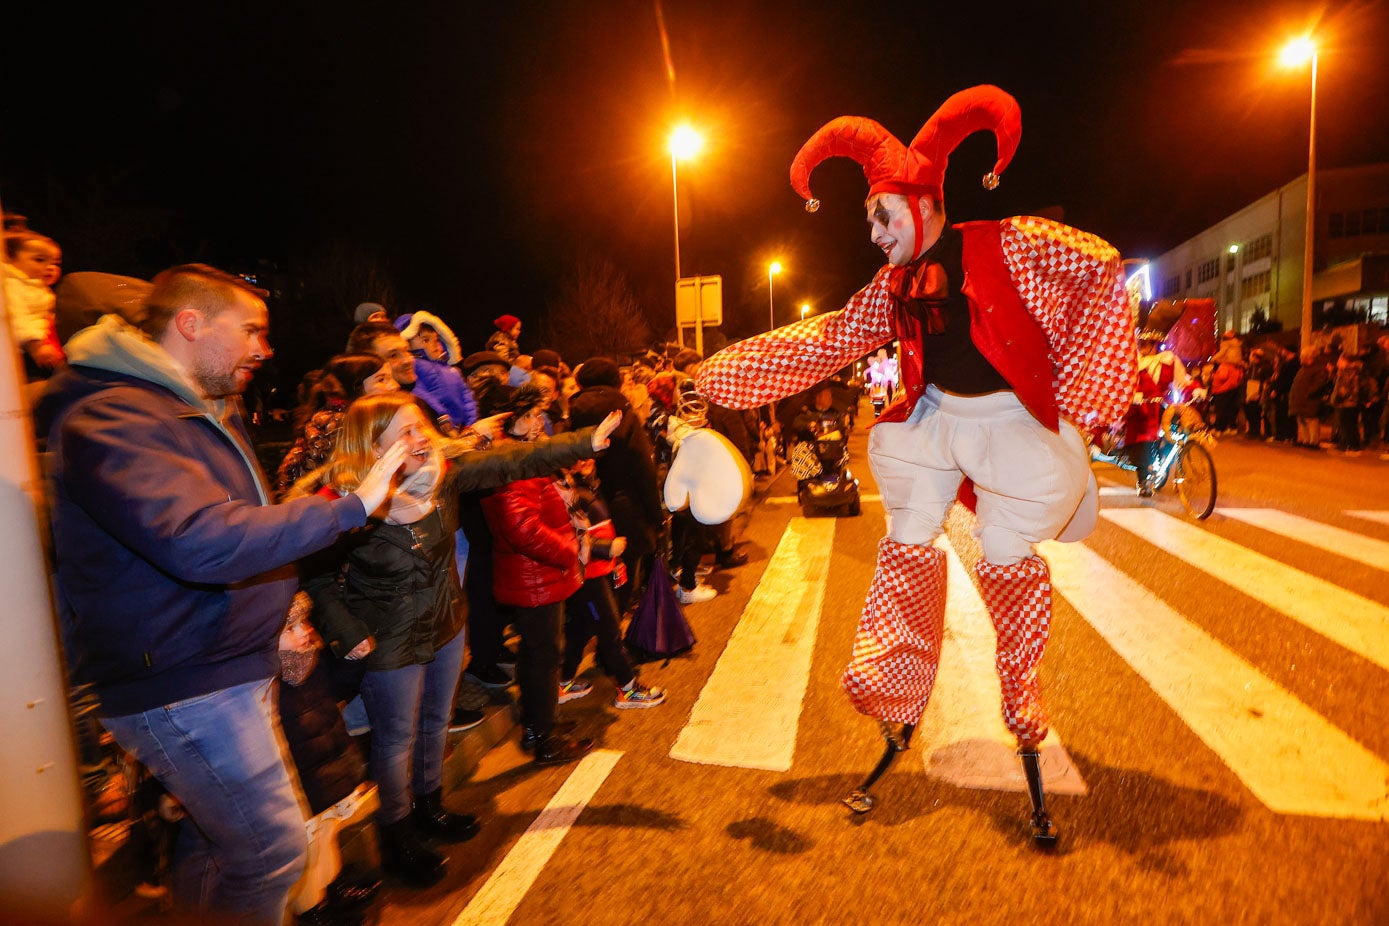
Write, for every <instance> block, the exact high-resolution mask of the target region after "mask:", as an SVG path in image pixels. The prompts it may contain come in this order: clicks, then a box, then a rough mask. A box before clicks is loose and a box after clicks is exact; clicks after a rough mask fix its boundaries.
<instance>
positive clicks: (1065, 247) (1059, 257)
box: [1003, 216, 1138, 429]
mask: <svg viewBox="0 0 1389 926" xmlns="http://www.w3.org/2000/svg"><path fill="white" fill-rule="evenodd" d="M1003 253H1004V257H1005V259H1006V260H1007V262H1008V270H1009V273H1010V274H1011V275H1012V277H1013V282H1014V284H1015V285H1016V286H1017V289H1018V293H1019V295H1021V296H1022V299H1023V302H1024V303H1025V304H1026V305H1027V307H1028V309H1029V310H1030V311H1031V312H1032V315H1033V317H1034V318H1036V319H1037V321H1038V322H1039V323H1040V324H1041V326H1042V330H1043V331H1044V332H1045V333H1046V337H1047V343H1048V344H1049V345H1050V347H1051V359H1052V364H1053V366H1054V367H1055V371H1056V396H1057V402H1058V404H1059V405H1060V408H1061V413H1062V415H1064V416H1065V417H1067V418H1070V419H1071V420H1072V421H1073V422H1075V423H1076V425H1077V426H1079V427H1081V428H1082V429H1084V428H1089V427H1099V426H1107V425H1109V424H1112V423H1114V422H1116V421H1119V420H1120V419H1122V418H1123V417H1124V413H1125V412H1126V411H1127V410H1128V406H1129V402H1130V400H1131V399H1132V398H1133V390H1134V387H1135V384H1136V383H1137V379H1138V348H1137V345H1136V343H1135V341H1134V332H1133V318H1132V316H1131V313H1130V309H1129V301H1128V294H1127V293H1126V292H1125V290H1124V277H1123V269H1122V265H1121V263H1120V259H1119V252H1118V251H1116V250H1115V249H1114V247H1113V246H1111V245H1110V244H1109V243H1108V242H1106V241H1104V240H1103V239H1101V238H1098V237H1096V236H1095V235H1092V234H1089V233H1088V232H1083V231H1080V230H1079V229H1075V228H1071V227H1070V226H1068V225H1062V224H1060V223H1059V222H1053V221H1051V220H1049V219H1041V218H1037V217H1035V216H1019V217H1015V218H1011V219H1005V220H1003Z"/></svg>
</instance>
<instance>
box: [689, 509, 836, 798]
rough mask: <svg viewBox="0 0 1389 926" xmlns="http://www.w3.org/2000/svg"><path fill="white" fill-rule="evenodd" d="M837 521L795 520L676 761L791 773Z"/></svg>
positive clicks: (722, 658)
mask: <svg viewBox="0 0 1389 926" xmlns="http://www.w3.org/2000/svg"><path fill="white" fill-rule="evenodd" d="M834 525H835V519H834V518H814V519H810V518H792V519H791V523H790V524H789V525H787V528H786V533H784V534H783V535H782V537H781V543H779V544H778V545H777V548H776V552H775V553H773V554H772V559H771V562H769V563H768V564H767V570H766V572H764V573H763V574H762V581H761V582H760V583H759V584H758V586H757V591H755V592H753V595H752V600H751V601H749V602H748V606H747V608H746V610H744V611H743V616H742V617H741V618H740V619H739V621H738V626H737V627H736V628H734V630H733V636H732V637H731V638H730V639H729V641H728V645H727V646H726V647H724V651H723V655H721V656H720V657H719V662H718V665H716V666H715V667H714V672H713V674H712V675H710V676H709V681H708V682H707V683H705V685H704V690H703V692H701V693H700V696H699V701H698V702H696V704H695V706H694V710H693V711H692V712H691V714H690V721H689V723H687V724H686V725H685V728H684V729H683V730H681V731H680V736H679V738H678V739H676V741H675V745H674V746H673V747H672V748H671V750H670V755H671V758H673V759H681V760H683V761H685V762H700V763H703V764H706V765H726V766H732V767H735V768H760V769H767V770H769V771H776V772H785V771H789V770H790V768H791V759H792V757H793V755H794V754H795V750H796V727H797V725H798V724H799V722H800V716H801V702H802V701H803V700H804V699H805V689H806V685H807V684H808V683H809V679H810V661H811V657H812V655H813V654H814V651H815V634H816V630H817V629H818V628H819V625H820V608H821V606H822V604H823V603H824V598H825V582H826V580H827V579H828V577H829V564H830V554H831V553H833V551H834Z"/></svg>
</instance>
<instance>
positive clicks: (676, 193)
mask: <svg viewBox="0 0 1389 926" xmlns="http://www.w3.org/2000/svg"><path fill="white" fill-rule="evenodd" d="M670 195H671V207H672V208H671V213H672V214H673V215H674V216H675V291H676V294H677V295H676V297H675V303H676V305H675V340H676V341H677V342H678V343H679V344H680V346H681V347H684V346H685V329H684V328H682V327H680V296H679V292H680V181H679V178H678V176H677V175H676V172H675V150H674V149H673V148H672V149H671V152H670Z"/></svg>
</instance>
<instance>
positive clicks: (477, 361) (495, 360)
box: [462, 350, 511, 376]
mask: <svg viewBox="0 0 1389 926" xmlns="http://www.w3.org/2000/svg"><path fill="white" fill-rule="evenodd" d="M489 363H491V364H495V365H497V366H499V367H501V368H502V369H504V370H505V369H510V368H511V364H509V363H507V362H506V361H505V360H503V359H502V355H501V354H499V353H497V352H496V351H491V350H480V351H477V352H476V353H472V354H469V355H468V356H466V357H464V358H463V366H462V369H463V375H464V376H467V375H468V374H469V373H472V372H473V371H474V370H476V369H477V368H478V367H482V366H486V365H487V364H489Z"/></svg>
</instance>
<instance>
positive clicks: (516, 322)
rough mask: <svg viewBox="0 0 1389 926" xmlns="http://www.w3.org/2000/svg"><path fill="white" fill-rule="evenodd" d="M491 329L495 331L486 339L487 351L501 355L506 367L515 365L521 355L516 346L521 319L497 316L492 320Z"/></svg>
mask: <svg viewBox="0 0 1389 926" xmlns="http://www.w3.org/2000/svg"><path fill="white" fill-rule="evenodd" d="M492 327H494V328H496V329H497V330H496V331H494V332H492V336H491V337H490V338H488V339H487V349H488V350H490V351H492V352H493V353H495V354H499V355H501V358H502V359H503V360H505V361H506V362H507V364H508V365H510V364H513V363H515V362H516V358H517V357H519V356H520V355H521V348H520V346H519V345H518V344H517V340H518V339H519V338H520V337H521V319H519V318H517V317H516V316H515V315H499V316H497V317H496V318H494V319H492Z"/></svg>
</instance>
